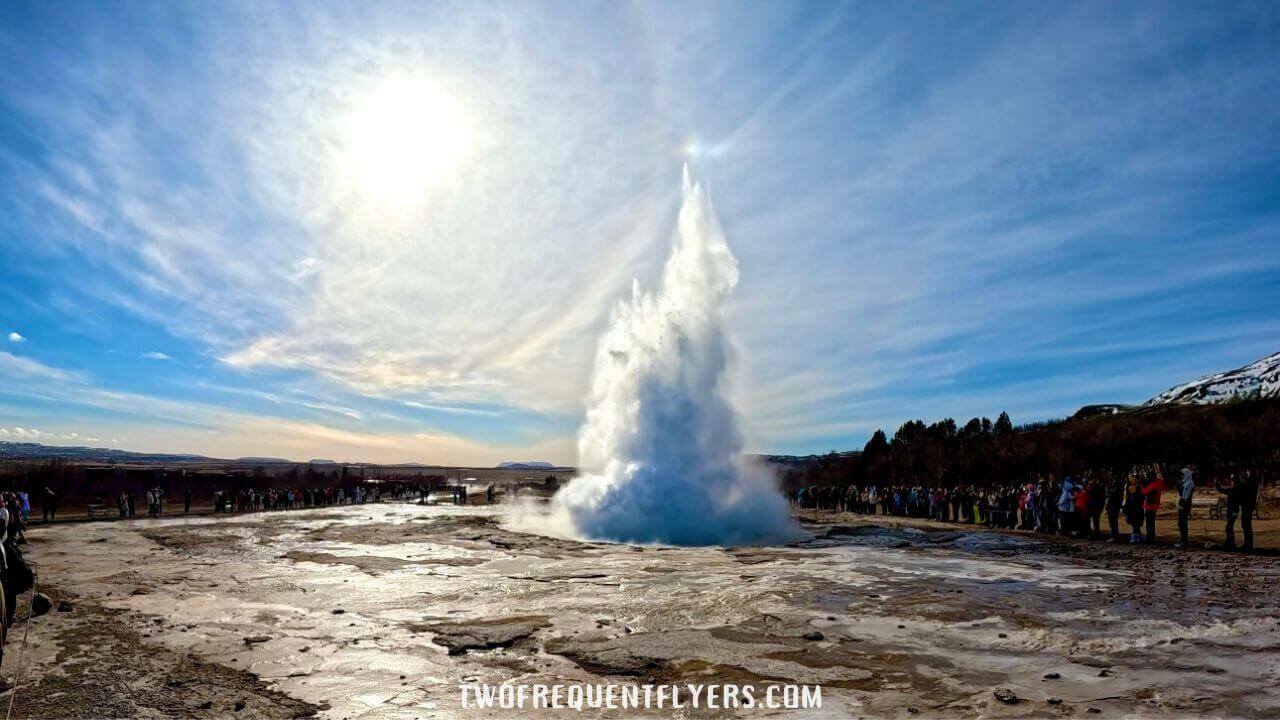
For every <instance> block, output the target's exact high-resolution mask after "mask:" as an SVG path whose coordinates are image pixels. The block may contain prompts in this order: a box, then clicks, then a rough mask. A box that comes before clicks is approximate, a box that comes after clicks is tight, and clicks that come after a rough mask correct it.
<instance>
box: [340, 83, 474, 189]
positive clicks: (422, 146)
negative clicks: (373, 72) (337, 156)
mask: <svg viewBox="0 0 1280 720" xmlns="http://www.w3.org/2000/svg"><path fill="white" fill-rule="evenodd" d="M470 141H471V132H470V128H469V127H468V125H467V119H466V117H465V116H464V114H463V112H462V108H461V107H460V106H459V105H458V103H457V101H455V100H454V99H453V98H452V97H451V96H450V95H449V94H448V93H447V92H445V91H444V90H443V89H441V88H440V87H439V86H438V85H436V84H435V83H432V82H431V81H429V80H426V79H423V78H413V77H396V78H389V79H386V80H384V81H383V82H381V83H380V84H378V85H377V86H376V87H374V88H373V89H372V90H371V91H370V92H369V93H368V94H367V95H365V96H364V97H363V98H361V99H360V100H359V101H358V102H357V103H356V106H355V108H354V110H353V111H352V112H351V114H350V116H349V117H348V120H347V123H346V152H345V153H344V160H345V162H344V165H345V166H346V168H345V169H346V171H347V172H348V173H349V174H350V178H351V179H352V180H353V181H354V183H355V185H356V187H357V188H359V190H360V191H361V193H363V194H365V195H367V196H369V197H370V198H372V199H375V200H378V201H381V202H386V203H390V204H394V205H406V204H411V203H415V202H418V201H420V200H421V199H422V198H423V197H424V196H425V195H426V194H427V192H428V191H429V190H430V189H431V188H432V187H433V186H434V185H436V184H437V183H439V182H440V181H441V180H443V179H444V178H445V177H446V176H448V175H449V173H450V171H452V170H454V169H455V168H456V167H457V166H458V164H459V162H460V161H461V160H462V159H463V157H465V155H466V154H467V150H468V148H469V146H470Z"/></svg>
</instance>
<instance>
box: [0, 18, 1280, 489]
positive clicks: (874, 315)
mask: <svg viewBox="0 0 1280 720" xmlns="http://www.w3.org/2000/svg"><path fill="white" fill-rule="evenodd" d="M0 67H3V68H5V71H4V72H3V73H2V74H0V217H3V218H4V222H3V223H0V338H2V339H0V427H2V428H3V430H0V439H34V440H39V441H43V442H50V443H59V444H82V443H87V444H94V445H112V446H118V447H125V448H130V449H137V450H154V451H186V452H199V453H204V454H210V455H217V456H230V457H235V456H242V455H278V456H285V457H290V458H295V459H307V458H312V457H325V458H333V459H338V460H354V459H363V460H373V461H407V460H418V461H424V462H448V463H467V464H488V463H494V462H497V461H500V460H514V459H545V460H551V461H558V462H566V463H572V462H573V461H574V454H575V453H574V443H573V437H574V434H575V431H576V428H577V426H578V424H579V422H580V420H581V412H582V399H583V396H584V393H585V390H586V387H587V382H588V374H589V369H590V365H591V359H592V354H593V352H594V349H595V342H596V338H597V337H598V336H599V334H600V332H601V329H602V327H603V326H604V324H605V322H606V321H607V319H608V314H609V311H610V309H611V307H612V306H613V305H614V304H615V303H616V302H618V300H619V299H621V298H623V297H625V296H626V295H627V294H628V292H629V286H630V284H631V282H632V280H633V279H639V280H640V281H641V282H642V283H645V284H649V283H652V282H653V281H654V280H655V279H656V278H657V276H658V273H659V271H660V268H661V264H662V261H663V260H664V258H665V256H666V252H667V249H668V245H669V242H670V237H671V231H672V224H673V222H674V218H675V211H676V207H677V203H678V198H679V178H680V172H681V166H682V165H683V164H684V163H685V162H688V163H689V164H690V166H691V169H692V172H693V173H694V175H695V176H697V177H699V178H701V179H702V180H703V181H704V182H706V183H707V185H708V186H709V188H710V191H711V195H712V197H713V199H714V201H715V202H716V205H717V208H718V210H719V212H720V215H721V219H722V221H723V224H724V227H725V230H726V232H727V234H728V237H729V241H730V244H731V245H732V247H733V249H734V251H735V253H737V255H738V258H739V260H740V262H741V268H742V280H741V282H740V284H739V286H738V288H737V290H736V293H735V295H734V297H733V300H732V304H731V306H730V307H729V308H728V309H727V323H728V327H729V330H730V332H731V333H732V336H733V338H734V340H735V344H736V347H737V361H736V364H735V374H734V378H733V382H732V387H731V392H732V395H733V398H734V400H735V403H736V404H737V406H738V407H739V408H740V410H741V413H742V416H743V422H744V427H745V431H746V435H747V437H748V440H749V442H748V445H749V447H750V449H752V450H757V451H767V452H785V453H808V452H815V451H817V452H822V451H826V450H828V449H832V448H847V447H854V446H860V445H861V444H862V443H863V442H865V440H866V438H867V437H868V435H869V434H870V433H871V432H872V431H874V430H875V429H876V428H877V427H884V428H886V429H889V430H892V429H893V428H895V427H896V426H897V425H898V424H900V423H901V422H902V421H904V420H907V419H910V418H915V417H922V418H925V419H928V420H931V419H938V418H942V417H948V416H952V417H956V418H957V419H961V420H963V419H964V418H967V417H970V416H973V415H989V416H992V417H994V416H995V415H996V414H998V413H999V412H1000V411H1001V410H1007V411H1008V412H1009V413H1010V414H1011V415H1012V417H1013V418H1014V421H1015V422H1025V421H1031V420H1040V419H1045V418H1051V417H1060V416H1064V415H1067V414H1070V413H1071V412H1073V411H1074V410H1075V409H1076V408H1078V407H1079V406H1081V405H1083V404H1088V403H1095V402H1141V401H1143V400H1145V399H1147V398H1148V397H1150V396H1152V395H1154V394H1156V393H1158V392H1160V391H1162V390H1164V389H1165V388H1167V387H1169V386H1171V385H1173V384H1175V383H1178V382H1181V381H1183V380H1186V379H1189V378H1191V377H1194V376H1197V375H1200V374H1203V373H1206V372H1210V371H1217V370H1223V369H1228V368H1231V367H1235V366H1238V365H1241V364H1244V363H1246V362H1249V361H1252V360H1254V359H1257V358H1258V357H1261V356H1264V355H1266V354H1269V353H1272V352H1275V351H1276V350H1277V349H1280V347H1278V345H1280V312H1278V311H1280V216H1278V212H1280V152H1277V148H1280V72H1278V71H1277V70H1278V69H1280V8H1278V7H1277V6H1276V5H1275V4H1273V3H1248V4H1246V3H1241V4H1234V3H1168V2H1164V3H1137V2H1134V3H1064V4H1056V3H1048V2H1045V3H1012V2H1011V3H1003V4H1001V3H964V2H961V3H922V4H908V3H865V4H853V3H849V4H842V3H833V2H814V3H798V2H797V3H791V2H786V3H784V2H756V3H688V4H681V3H648V2H640V3H563V2H553V3H544V4H537V3H532V2H527V3H525V2H522V3H470V2H463V3H406V4H397V3H378V4H374V5H367V4H359V5H357V4H352V3H335V4H332V5H326V4H324V3H318V2H317V3H299V4H296V5H290V4H285V3H245V4H238V3H227V2H219V3H143V2H138V3H85V2H75V3H49V2H38V3H23V2H9V3H4V4H3V6H0ZM420 88H429V90H428V91H424V92H425V93H426V95H428V96H430V97H432V98H444V100H440V101H439V102H437V104H434V105H430V106H429V108H430V110H431V112H430V117H431V118H433V119H432V120H431V121H429V122H428V123H427V126H426V129H425V130H424V131H423V132H421V133H419V132H414V133H412V136H411V138H410V139H409V144H410V145H412V147H403V148H402V147H401V145H404V144H405V143H404V142H400V137H401V136H400V135H398V134H397V133H398V132H400V131H399V130H397V129H396V128H395V127H391V128H390V129H387V128H386V127H385V126H384V125H381V124H379V123H381V122H382V120H381V117H380V116H381V114H382V113H380V112H375V113H374V115H379V117H376V118H374V120H372V121H368V120H367V119H366V120H362V119H361V118H366V116H368V115H369V111H370V108H373V109H374V110H379V109H382V108H384V107H386V106H385V105H384V104H379V103H381V102H382V100H379V98H383V99H385V98H386V97H391V98H392V99H391V101H390V102H391V105H390V106H389V107H390V108H392V109H393V110H394V109H397V108H401V107H407V108H408V109H409V110H411V111H413V112H417V110H415V108H417V107H418V106H414V105H412V104H410V105H407V106H406V105H404V104H403V103H404V96H405V95H407V94H411V95H414V96H415V97H417V96H418V94H419V93H418V90H417V89H420ZM433 102H434V101H433ZM439 108H445V109H446V110H445V111H440V110H439ZM413 112H409V113H407V114H406V116H407V117H410V118H412V117H415V116H414V115H413ZM390 114H392V115H396V114H397V113H395V112H391V113H390ZM442 116H448V117H451V118H454V121H456V122H453V121H451V122H453V124H443V125H442V124H441V123H440V121H439V120H438V118H439V117H442ZM455 116H456V117H455ZM370 123H372V124H370ZM413 127H414V130H415V131H416V130H417V128H418V127H419V125H414V126H413ZM459 128H462V129H461V130H460V129H459ZM423 138H425V140H423ZM419 140H421V142H424V143H426V144H425V145H423V146H421V147H419V146H418V145H415V144H414V143H417V142H418V141H419ZM445 155H447V156H448V162H445V161H444V160H441V159H440V158H441V157H443V156H445ZM401 156H403V157H404V158H411V159H414V162H409V163H405V164H404V165H403V166H402V165H400V164H399V163H400V162H401ZM371 158H372V160H371ZM419 159H421V160H423V161H422V162H418V161H417V160H419ZM375 161H376V162H375ZM424 168H426V169H429V170H430V171H431V172H429V173H428V172H426V171H425V170H424ZM389 188H390V189H389Z"/></svg>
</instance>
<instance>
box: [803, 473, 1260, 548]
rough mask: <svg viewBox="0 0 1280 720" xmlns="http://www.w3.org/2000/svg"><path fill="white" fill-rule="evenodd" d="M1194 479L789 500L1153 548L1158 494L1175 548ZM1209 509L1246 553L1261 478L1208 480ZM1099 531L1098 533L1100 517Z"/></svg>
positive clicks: (1038, 482)
mask: <svg viewBox="0 0 1280 720" xmlns="http://www.w3.org/2000/svg"><path fill="white" fill-rule="evenodd" d="M1197 482H1198V481H1197V473H1196V470H1195V469H1194V468H1192V467H1190V466H1187V467H1183V468H1181V469H1180V470H1178V471H1177V472H1176V473H1175V474H1174V475H1173V477H1171V478H1169V479H1166V477H1165V472H1164V470H1163V469H1162V468H1161V467H1160V466H1159V465H1150V466H1142V467H1135V468H1132V469H1131V470H1130V471H1128V472H1119V471H1111V470H1087V471H1084V472H1082V473H1080V474H1079V475H1072V476H1065V477H1062V478H1061V479H1059V478H1058V477H1056V476H1055V475H1052V474H1050V475H1047V476H1043V477H1038V478H1034V479H1029V480H1027V481H1026V482H1022V483H1010V484H991V485H985V486H978V485H964V484H962V485H955V486H951V487H944V486H942V485H936V484H935V485H931V484H888V485H884V486H877V485H875V484H865V485H859V484H849V485H845V486H838V485H829V486H809V487H802V488H797V489H794V490H792V491H791V492H790V500H791V502H792V504H793V505H795V506H797V507H803V508H816V509H820V510H832V511H837V512H852V513H859V514H864V515H875V514H881V515H896V516H902V517H912V518H923V519H931V520H939V521H942V522H955V523H967V524H978V525H984V526H987V527H992V528H1008V529H1020V530H1030V531H1035V532H1041V533H1056V534H1061V535H1067V536H1072V537H1077V538H1087V539H1092V540H1102V539H1104V538H1105V539H1107V540H1109V541H1111V542H1123V543H1134V544H1136V543H1146V544H1154V543H1155V541H1156V515H1157V512H1158V511H1159V510H1160V504H1161V502H1162V501H1163V495H1164V493H1166V492H1174V493H1177V498H1178V535H1179V541H1178V544H1177V547H1185V546H1186V545H1187V534H1188V522H1189V520H1190V517H1191V510H1192V506H1193V503H1194V498H1195V493H1196V490H1197ZM1204 484H1207V485H1211V487H1212V488H1213V490H1212V492H1213V494H1214V498H1215V502H1213V503H1210V504H1211V505H1217V504H1218V502H1217V499H1218V498H1220V499H1221V500H1220V503H1221V506H1222V510H1223V517H1224V522H1225V528H1224V530H1225V535H1226V543H1225V547H1227V548H1229V549H1234V548H1235V547H1236V534H1235V526H1236V523H1237V522H1239V524H1240V529H1241V531H1242V533H1243V535H1244V538H1243V540H1244V542H1243V544H1242V545H1241V548H1242V549H1243V550H1245V551H1246V552H1249V551H1252V550H1253V518H1254V516H1255V515H1256V514H1257V512H1258V489H1259V485H1260V484H1261V474H1260V473H1259V472H1256V471H1254V470H1251V469H1247V468H1246V469H1238V470H1229V471H1223V472H1220V473H1216V474H1215V475H1214V477H1213V478H1212V482H1211V483H1204ZM1104 516H1105V518H1106V529H1105V531H1104V529H1103V524H1102V521H1103V517H1104Z"/></svg>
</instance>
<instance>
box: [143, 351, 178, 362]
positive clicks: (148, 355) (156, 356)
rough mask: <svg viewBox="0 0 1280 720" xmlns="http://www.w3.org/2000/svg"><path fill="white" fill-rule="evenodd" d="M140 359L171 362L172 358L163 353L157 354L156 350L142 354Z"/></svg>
mask: <svg viewBox="0 0 1280 720" xmlns="http://www.w3.org/2000/svg"><path fill="white" fill-rule="evenodd" d="M142 357H144V358H147V359H148V360H172V359H173V358H171V357H169V356H168V355H165V354H164V353H162V352H159V351H157V350H152V351H150V352H144V353H142Z"/></svg>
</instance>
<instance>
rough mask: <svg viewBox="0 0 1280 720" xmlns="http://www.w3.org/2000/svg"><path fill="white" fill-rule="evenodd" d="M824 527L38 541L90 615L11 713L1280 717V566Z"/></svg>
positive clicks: (325, 523) (222, 521)
mask: <svg viewBox="0 0 1280 720" xmlns="http://www.w3.org/2000/svg"><path fill="white" fill-rule="evenodd" d="M806 529H807V530H809V531H810V532H811V533H812V535H813V537H812V538H811V539H809V540H806V541H803V542H799V543H796V544H794V545H792V546H789V547H780V548H761V547H737V548H724V549H721V548H700V549H676V548H657V547H636V546H628V545H611V544H605V543H581V542H573V541H567V540H559V539H551V538H547V537H542V536H537V535H528V534H521V533H518V532H513V531H510V530H507V529H504V526H503V522H502V518H501V516H500V515H497V514H495V513H494V512H493V510H492V509H489V508H455V507H452V506H444V507H427V506H419V505H413V504H408V503H392V504H379V505H365V506H355V507H340V508H326V509H320V510H313V511H295V512H290V513H258V514H252V515H240V516H234V517H226V518H210V517H204V518H190V519H176V518H175V519H161V520H144V519H139V520H134V521H127V522H108V523H81V524H66V525H57V526H53V527H46V528H38V529H35V530H33V531H31V533H30V539H31V545H30V552H29V556H30V557H31V558H32V559H33V560H35V561H36V562H38V563H39V570H40V582H41V589H42V590H44V591H45V592H48V593H49V594H50V595H52V596H53V598H54V601H55V603H56V602H57V601H58V600H62V599H65V600H67V601H69V603H70V606H71V607H70V610H69V611H67V612H58V611H54V612H51V613H49V614H48V615H45V616H43V617H40V618H37V619H35V621H34V623H33V625H32V628H31V630H30V637H29V639H28V640H27V647H26V650H25V658H24V660H23V665H24V666H25V667H24V669H23V674H22V677H21V678H20V685H21V686H20V689H19V691H18V696H17V700H16V703H15V709H14V715H15V716H16V717H107V716H109V717H134V716H173V715H191V716H198V717H199V716H206V717H226V716H237V715H238V716H242V717H294V716H299V715H306V714H309V713H316V714H318V715H320V716H323V717H331V718H362V717H370V718H371V717H379V718H382V717H390V718H397V717H405V718H426V717H432V718H456V717H482V716H498V715H509V714H510V713H504V712H500V711H496V710H494V711H488V712H483V711H477V710H474V709H471V710H464V709H462V708H461V707H460V699H459V690H458V684H459V683H461V682H473V681H475V682H487V683H495V684H496V683H501V682H504V681H516V682H524V683H555V682H565V683H572V682H611V681H612V682H646V681H650V680H656V681H659V682H686V681H687V682H694V683H702V682H719V683H739V684H742V683H755V684H757V685H762V684H769V683H771V682H797V683H805V684H820V685H822V687H823V693H822V697H823V709H822V711H821V713H814V712H812V711H805V712H804V715H805V716H806V717H812V716H815V715H818V714H821V715H825V716H831V717H845V716H906V715H909V714H911V713H913V712H918V713H920V714H921V715H924V716H936V715H943V716H948V717H953V716H987V717H993V716H994V717H1004V716H1037V717H1056V716H1072V715H1081V716H1087V715H1088V714H1090V713H1094V712H1100V713H1103V714H1104V715H1105V716H1106V717H1114V716H1119V715H1142V716H1178V717H1187V716H1222V715H1228V716H1238V715H1244V716H1271V717H1275V716H1277V714H1280V690H1278V689H1277V688H1278V687H1280V625H1278V624H1277V617H1278V615H1280V594H1277V593H1276V587H1277V585H1280V560H1277V559H1275V558H1258V557H1244V556H1228V555H1224V554H1215V553H1207V552H1175V551H1172V550H1157V549H1149V548H1136V549H1131V548H1127V547H1112V546H1106V545H1099V544H1076V543H1070V542H1057V541H1053V540H1048V541H1045V540H1032V539H1028V538H1024V537H1014V536H1009V535H1001V534H989V533H977V532H975V533H968V532H957V531H928V530H920V529H915V528H907V527H880V526H876V525H873V524H855V525H822V524H815V525H808V526H806ZM20 607H21V608H22V612H23V613H25V610H26V602H25V601H24V602H23V603H22V605H21V606H20ZM20 614H21V613H20ZM25 631H26V626H25V624H24V623H21V622H19V624H17V625H16V626H15V627H14V629H13V630H12V632H11V635H10V639H9V644H8V652H7V653H6V656H5V662H4V672H5V674H6V675H7V676H8V677H10V678H12V677H13V675H14V671H15V663H16V660H17V655H18V649H19V647H20V645H21V643H22V636H23V634H24V632H25ZM998 688H1005V689H1009V690H1012V691H1013V693H1014V694H1016V696H1017V697H1018V698H1019V700H1018V701H1017V702H1016V703H1012V704H1009V703H1005V702H1001V701H999V700H997V699H996V697H995V695H994V694H993V691H994V690H996V689H998ZM578 714H579V713H574V712H572V711H560V713H559V715H561V716H574V715H578ZM634 714H635V713H632V712H630V711H627V712H623V711H612V713H609V712H608V711H592V710H587V711H584V712H582V713H581V715H582V716H587V717H591V716H598V715H611V716H614V717H623V716H632V715H634ZM652 714H654V715H670V711H667V712H666V713H657V712H654V713H652ZM680 714H681V716H702V715H708V716H710V715H715V716H734V715H737V716H743V717H747V716H752V715H758V716H762V717H763V716H777V715H785V714H786V712H785V711H780V710H776V711H766V710H762V709H758V708H757V709H754V710H750V711H747V710H739V711H737V712H736V713H730V712H724V711H720V712H718V713H716V712H709V711H703V712H701V713H700V712H696V711H681V713H680ZM521 715H522V716H535V717H536V716H542V717H549V716H551V715H552V713H551V712H547V711H544V712H543V713H541V715H539V713H531V712H524V713H521Z"/></svg>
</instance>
